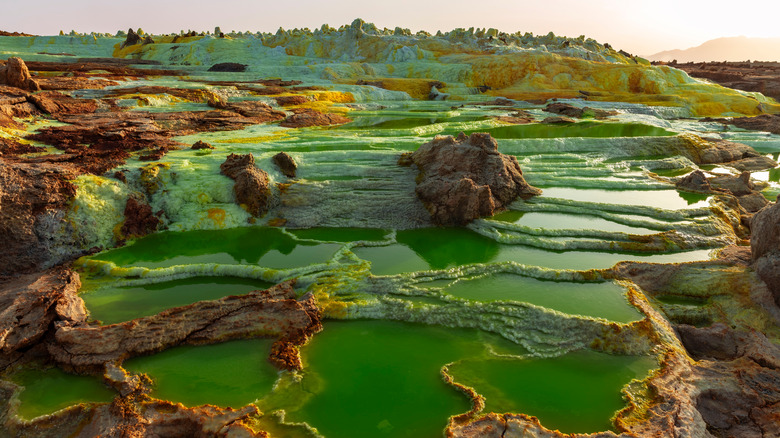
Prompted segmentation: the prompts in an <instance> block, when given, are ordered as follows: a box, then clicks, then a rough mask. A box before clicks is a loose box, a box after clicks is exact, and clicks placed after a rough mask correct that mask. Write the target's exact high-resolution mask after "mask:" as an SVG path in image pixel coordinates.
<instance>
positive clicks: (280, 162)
mask: <svg viewBox="0 0 780 438" xmlns="http://www.w3.org/2000/svg"><path fill="white" fill-rule="evenodd" d="M273 160H274V164H276V166H277V167H278V168H279V170H280V171H281V172H282V173H283V174H284V176H286V177H288V178H295V171H296V169H298V165H297V164H295V160H293V158H292V157H291V156H289V155H288V154H287V153H286V152H279V153H278V154H276V155H274V157H273Z"/></svg>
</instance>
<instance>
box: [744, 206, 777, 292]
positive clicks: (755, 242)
mask: <svg viewBox="0 0 780 438" xmlns="http://www.w3.org/2000/svg"><path fill="white" fill-rule="evenodd" d="M750 231H751V235H750V247H751V249H752V251H753V268H754V269H755V270H756V273H758V276H759V277H761V279H762V280H764V282H765V283H766V284H767V286H768V287H769V289H770V290H771V291H772V295H773V296H774V298H775V302H777V303H778V304H779V305H780V204H778V203H777V202H775V203H774V204H770V205H768V206H766V207H764V208H763V209H762V210H761V211H759V212H758V213H756V214H755V215H754V216H753V219H752V220H751V221H750Z"/></svg>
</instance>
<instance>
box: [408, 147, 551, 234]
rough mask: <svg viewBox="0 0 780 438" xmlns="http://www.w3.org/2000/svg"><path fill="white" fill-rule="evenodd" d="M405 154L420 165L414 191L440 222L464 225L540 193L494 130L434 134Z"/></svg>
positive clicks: (442, 223) (438, 222) (433, 216)
mask: <svg viewBox="0 0 780 438" xmlns="http://www.w3.org/2000/svg"><path fill="white" fill-rule="evenodd" d="M406 158H408V159H409V160H410V161H411V162H412V163H414V164H415V165H417V168H418V169H420V175H419V177H418V184H417V188H416V190H415V191H416V193H417V196H418V197H419V198H420V200H422V202H423V204H425V207H426V208H427V209H428V211H429V212H430V213H431V217H432V219H433V221H434V222H435V223H436V224H439V225H465V224H467V223H469V222H470V221H472V220H474V219H477V218H479V217H482V216H492V215H493V214H495V213H496V212H498V211H500V210H502V209H503V208H504V207H505V206H506V205H508V204H509V203H511V202H512V201H514V200H515V199H517V198H518V197H521V198H523V199H528V198H530V197H532V196H536V195H539V194H541V193H542V191H541V190H539V189H537V188H535V187H532V186H530V185H528V183H527V182H526V181H525V179H524V178H523V171H522V170H520V165H519V164H518V162H517V159H516V158H515V157H512V156H509V155H504V154H502V153H500V152H498V144H497V143H496V141H495V140H494V139H493V137H491V136H490V134H485V133H475V134H471V136H468V137H467V136H466V135H465V134H463V133H461V134H460V135H459V136H458V138H453V137H452V136H436V137H435V138H434V139H433V140H432V141H430V142H428V143H425V144H424V145H422V146H420V148H419V149H417V151H415V152H414V153H412V154H411V155H410V156H408V157H406ZM403 159H404V158H403V157H402V160H403Z"/></svg>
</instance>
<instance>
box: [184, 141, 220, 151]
mask: <svg viewBox="0 0 780 438" xmlns="http://www.w3.org/2000/svg"><path fill="white" fill-rule="evenodd" d="M190 149H194V150H200V149H216V148H215V147H214V146H212V145H211V143H206V142H205V141H203V140H198V141H196V142H195V143H193V144H192V146H191V147H190Z"/></svg>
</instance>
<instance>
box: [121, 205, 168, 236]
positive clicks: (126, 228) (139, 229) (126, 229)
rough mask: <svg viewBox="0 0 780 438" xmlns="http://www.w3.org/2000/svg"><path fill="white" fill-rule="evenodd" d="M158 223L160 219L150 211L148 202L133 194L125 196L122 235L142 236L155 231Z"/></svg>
mask: <svg viewBox="0 0 780 438" xmlns="http://www.w3.org/2000/svg"><path fill="white" fill-rule="evenodd" d="M159 225H160V219H159V218H158V217H157V216H155V215H154V213H152V207H150V206H149V204H147V203H146V202H144V201H142V200H139V199H137V198H135V197H134V196H131V197H129V198H127V204H125V222H124V223H123V224H122V235H124V236H126V237H128V238H137V237H143V236H146V235H147V234H150V233H153V232H155V231H157V227H158V226H159Z"/></svg>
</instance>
